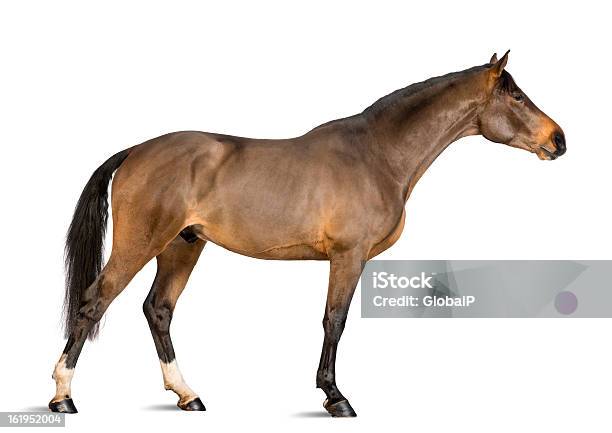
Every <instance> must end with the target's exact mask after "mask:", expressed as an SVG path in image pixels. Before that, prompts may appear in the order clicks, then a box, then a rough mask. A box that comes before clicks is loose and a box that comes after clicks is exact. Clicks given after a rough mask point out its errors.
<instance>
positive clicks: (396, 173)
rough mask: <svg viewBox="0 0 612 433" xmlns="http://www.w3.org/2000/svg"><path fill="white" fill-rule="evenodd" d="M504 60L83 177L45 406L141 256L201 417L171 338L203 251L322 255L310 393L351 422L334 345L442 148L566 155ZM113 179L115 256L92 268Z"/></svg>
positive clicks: (161, 343)
mask: <svg viewBox="0 0 612 433" xmlns="http://www.w3.org/2000/svg"><path fill="white" fill-rule="evenodd" d="M507 61H508V52H507V53H506V54H505V55H504V56H503V57H502V58H501V59H499V60H498V59H497V56H496V55H493V57H492V58H491V60H490V61H489V62H488V63H486V64H483V65H481V66H476V67H472V68H470V69H466V70H463V71H460V72H455V73H450V74H447V75H444V76H441V77H436V78H431V79H429V80H426V81H424V82H421V83H417V84H413V85H410V86H408V87H406V88H403V89H400V90H397V91H395V92H393V93H391V94H389V95H387V96H385V97H383V98H381V99H379V100H378V101H376V102H375V103H374V104H373V105H371V106H370V107H368V108H366V109H365V110H364V111H363V112H362V113H360V114H357V115H354V116H351V117H347V118H343V119H338V120H334V121H331V122H328V123H325V124H323V125H321V126H318V127H316V128H314V129H313V130H311V131H309V132H308V133H306V134H304V135H302V136H300V137H297V138H291V139H283V140H265V139H249V138H242V137H234V136H229V135H222V134H213V133H205V132H194V131H187V132H175V133H171V134H167V135H163V136H161V137H158V138H154V139H152V140H149V141H146V142H144V143H142V144H139V145H136V146H134V147H131V148H128V149H126V150H122V151H121V152H119V153H117V154H115V155H113V156H112V157H110V158H109V159H108V160H107V161H106V162H105V163H103V164H102V165H101V166H100V167H99V168H98V169H97V170H96V171H95V172H94V173H93V175H92V176H91V178H90V179H89V181H88V182H87V184H86V186H85V188H84V190H83V192H82V194H81V196H80V198H79V200H78V203H77V206H76V210H75V212H74V217H73V219H72V222H71V224H70V228H69V230H68V235H67V241H66V274H67V277H66V297H65V312H64V317H65V332H66V338H67V339H68V341H67V343H66V347H65V349H64V351H63V353H62V355H61V357H60V359H59V361H58V362H57V365H56V366H55V369H54V373H53V378H54V379H55V381H56V393H55V396H54V397H53V399H52V400H51V402H50V403H49V408H50V409H51V410H52V411H55V412H68V413H74V412H76V411H77V410H76V407H75V405H74V403H73V400H72V398H71V395H72V394H71V391H70V383H71V379H72V377H73V374H74V368H75V365H76V363H77V359H78V357H79V354H80V352H81V349H82V347H83V344H84V342H85V340H86V339H87V337H88V336H89V337H90V338H93V337H94V336H95V335H96V333H97V330H98V322H99V320H100V319H101V318H102V316H103V314H104V312H105V311H106V309H107V308H108V306H109V305H110V304H111V302H112V301H113V299H115V297H117V295H119V293H121V291H122V290H123V289H124V288H125V287H126V285H127V284H128V283H129V282H130V280H131V279H132V278H133V277H134V275H135V274H136V273H137V272H138V271H139V270H140V269H141V268H142V267H143V266H144V265H145V264H146V263H147V262H149V261H150V260H151V259H153V258H154V257H155V258H157V274H156V276H155V281H154V282H153V286H152V288H151V291H150V293H149V295H148V296H147V298H146V300H145V301H144V306H143V309H144V314H145V316H146V318H147V321H148V323H149V327H150V329H151V333H152V335H153V341H154V343H155V347H156V350H157V353H158V356H159V360H160V363H161V370H162V373H163V380H164V385H165V387H166V389H170V390H172V391H174V392H175V393H176V394H177V395H178V397H179V400H178V406H179V407H180V408H181V409H184V410H189V411H196V410H205V407H204V405H203V404H202V401H201V400H200V398H199V397H198V394H197V393H196V392H194V391H193V390H192V389H191V388H190V387H189V386H188V385H187V383H186V382H185V380H184V379H183V377H182V375H181V373H180V371H179V368H178V366H177V363H176V359H175V354H174V349H173V347H172V341H171V339H170V331H169V329H170V322H171V320H172V314H173V310H174V307H175V305H176V302H177V299H178V297H179V296H180V294H181V292H182V291H183V288H184V287H185V285H186V283H187V279H188V278H189V275H190V273H191V271H192V269H193V267H194V265H195V264H196V262H197V260H198V257H199V256H200V253H201V252H202V249H203V248H204V245H205V244H206V242H208V241H211V242H214V243H215V244H217V245H220V246H222V247H224V248H226V249H228V250H230V251H234V252H236V253H239V254H243V255H246V256H250V257H256V258H260V259H273V260H329V262H330V274H329V288H328V293H327V302H326V306H325V315H324V318H323V329H324V331H325V337H324V341H323V350H322V354H321V360H320V364H319V367H318V370H317V375H316V385H317V387H318V388H321V389H322V390H323V391H324V392H325V394H326V397H327V398H326V400H325V402H324V404H323V405H324V407H325V409H326V410H327V411H328V412H329V413H330V414H331V415H332V416H337V417H348V416H355V411H354V410H353V408H352V407H351V405H350V404H349V402H348V400H347V399H346V398H345V397H344V396H343V395H342V393H341V392H340V390H339V389H338V387H337V385H336V381H335V360H336V350H337V346H338V341H339V339H340V336H341V334H342V331H343V329H344V325H345V321H346V316H347V312H348V309H349V304H350V302H351V298H352V296H353V292H354V290H355V287H356V285H357V282H358V279H359V276H360V274H361V272H362V270H363V267H364V264H365V263H366V261H367V260H369V259H371V258H372V257H374V256H376V255H377V254H380V253H381V252H383V251H385V250H386V249H387V248H389V247H390V246H391V245H393V243H394V242H395V241H396V240H397V239H398V238H399V236H400V234H401V232H402V229H403V227H404V220H405V217H406V214H405V209H404V207H405V203H406V200H407V199H408V197H409V196H410V193H411V191H412V190H413V188H414V186H415V184H416V183H417V181H418V180H419V178H420V177H421V176H422V175H423V173H424V172H425V170H426V169H427V168H428V167H429V165H430V164H431V163H432V162H433V161H434V159H436V157H437V156H438V155H439V154H440V153H441V152H442V151H443V150H444V149H445V148H446V147H447V146H448V145H449V144H450V143H452V142H454V141H456V140H458V139H459V138H462V137H465V136H468V135H476V134H480V135H483V136H484V137H485V138H487V139H488V140H491V141H494V142H498V143H503V144H507V145H509V146H513V147H517V148H521V149H524V150H527V151H529V152H532V153H535V154H536V155H537V156H538V157H539V158H540V159H543V160H553V159H556V158H557V157H558V156H560V155H563V153H565V150H566V147H565V136H564V134H563V131H562V130H561V128H560V127H559V126H558V125H557V124H556V123H555V122H554V121H553V120H552V119H551V118H550V117H548V116H547V115H546V114H544V113H543V112H542V111H541V110H539V109H538V108H537V107H536V106H535V105H534V103H533V102H532V101H531V100H530V99H529V98H528V97H527V96H526V95H525V93H524V92H522V91H521V89H520V88H519V87H518V86H517V85H516V83H515V82H514V80H513V78H512V76H511V75H510V74H509V73H508V72H507V71H505V66H506V63H507ZM115 172H116V173H115ZM113 173H115V175H114V179H113V183H112V198H111V205H112V217H113V245H112V252H111V254H110V258H109V260H108V262H107V263H106V265H105V266H104V267H102V258H103V253H102V251H103V240H104V235H105V229H106V222H107V215H108V204H107V198H108V197H107V195H108V192H107V189H108V184H109V183H110V180H111V177H112V176H113Z"/></svg>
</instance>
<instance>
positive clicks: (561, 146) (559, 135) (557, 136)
mask: <svg viewBox="0 0 612 433" xmlns="http://www.w3.org/2000/svg"><path fill="white" fill-rule="evenodd" d="M552 139H553V140H552V141H553V143H555V147H556V148H557V150H556V151H555V155H557V156H561V155H563V154H564V153H565V150H566V147H565V135H563V132H561V131H556V132H555V133H554V134H553V137H552Z"/></svg>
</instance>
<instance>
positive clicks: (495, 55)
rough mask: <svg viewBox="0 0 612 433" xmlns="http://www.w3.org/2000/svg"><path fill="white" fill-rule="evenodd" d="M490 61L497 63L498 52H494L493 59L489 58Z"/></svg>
mask: <svg viewBox="0 0 612 433" xmlns="http://www.w3.org/2000/svg"><path fill="white" fill-rule="evenodd" d="M489 63H491V64H492V63H497V53H493V55H492V56H491V60H489Z"/></svg>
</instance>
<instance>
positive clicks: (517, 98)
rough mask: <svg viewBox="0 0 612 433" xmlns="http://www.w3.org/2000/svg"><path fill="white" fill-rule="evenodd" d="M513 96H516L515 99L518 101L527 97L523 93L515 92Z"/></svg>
mask: <svg viewBox="0 0 612 433" xmlns="http://www.w3.org/2000/svg"><path fill="white" fill-rule="evenodd" d="M512 97H513V98H514V100H515V101H518V102H521V101H522V100H523V99H525V98H524V97H523V94H522V93H515V94H514V95H512Z"/></svg>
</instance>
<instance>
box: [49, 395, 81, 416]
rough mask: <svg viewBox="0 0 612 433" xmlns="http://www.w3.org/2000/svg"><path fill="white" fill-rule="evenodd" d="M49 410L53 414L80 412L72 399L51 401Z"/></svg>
mask: <svg viewBox="0 0 612 433" xmlns="http://www.w3.org/2000/svg"><path fill="white" fill-rule="evenodd" d="M49 409H51V412H61V413H77V412H78V411H77V408H76V406H75V405H74V402H73V401H72V399H71V398H65V399H63V400H60V401H51V402H49Z"/></svg>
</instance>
